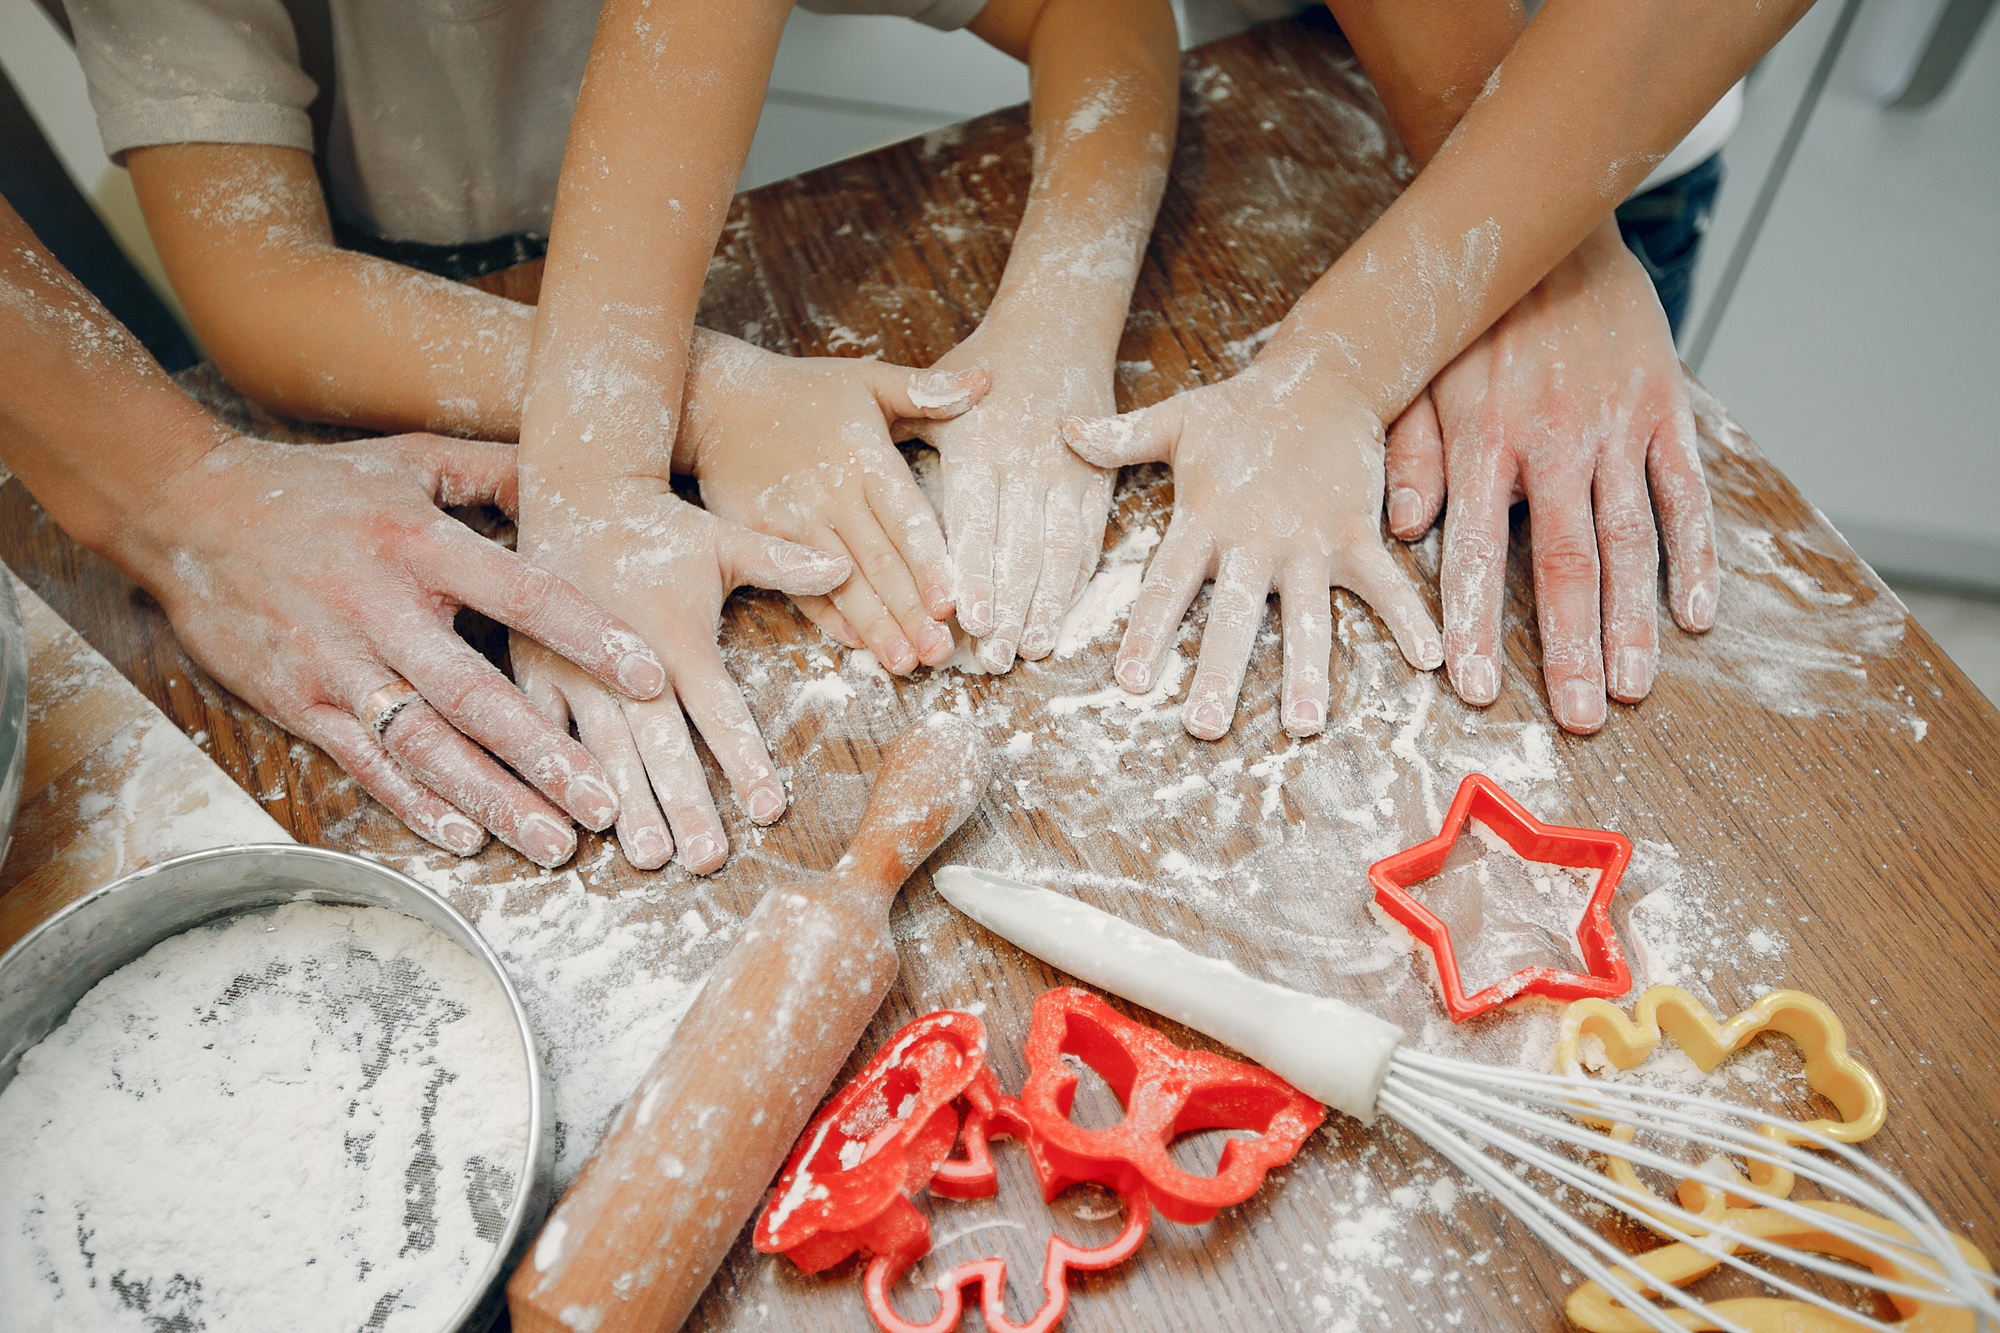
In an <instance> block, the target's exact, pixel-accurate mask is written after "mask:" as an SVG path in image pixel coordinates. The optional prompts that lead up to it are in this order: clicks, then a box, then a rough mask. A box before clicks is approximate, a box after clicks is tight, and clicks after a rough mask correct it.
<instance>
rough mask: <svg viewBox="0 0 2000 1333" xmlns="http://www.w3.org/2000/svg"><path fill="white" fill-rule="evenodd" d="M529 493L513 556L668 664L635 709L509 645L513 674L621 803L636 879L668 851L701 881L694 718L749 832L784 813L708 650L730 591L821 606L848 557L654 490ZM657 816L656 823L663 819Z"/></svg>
mask: <svg viewBox="0 0 2000 1333" xmlns="http://www.w3.org/2000/svg"><path fill="white" fill-rule="evenodd" d="M565 490H566V492H567V493H565V492H564V491H555V492H549V493H546V494H540V493H531V494H530V496H529V498H527V499H526V500H524V502H523V506H522V507H523V513H522V516H521V542H520V545H521V550H522V551H523V553H525V554H526V555H527V556H528V557H529V558H530V559H532V560H534V561H535V562H536V563H537V564H540V565H543V566H544V567H545V568H549V569H554V570H560V571H563V572H566V573H568V574H569V575H570V576H571V577H572V578H574V579H576V581H577V583H578V585H579V586H581V587H582V588H584V589H585V590H586V591H587V592H589V593H590V594H591V595H592V596H594V597H596V598H597V599H598V600H599V601H600V602H602V603H603V604H605V605H607V606H615V607H617V608H618V609H620V610H621V611H623V612H624V613H625V614H626V615H627V616H628V617H629V618H630V620H631V622H632V625H633V626H634V627H635V628H636V629H637V630H638V632H639V634H640V635H641V636H642V637H643V638H644V640H645V641H646V642H647V643H650V644H653V645H655V647H656V648H657V649H658V650H659V651H660V654H661V657H662V658H663V659H664V661H665V664H666V675H667V689H666V690H665V691H664V692H663V693H662V694H661V695H660V696H659V697H658V698H656V699H653V700H651V701H648V702H644V703H635V702H632V701H631V700H629V699H624V698H621V697H620V696H619V695H618V694H616V693H614V692H612V691H610V690H606V689H605V688H604V687H603V685H602V684H601V683H599V681H597V680H595V679H593V678H592V677H591V676H589V675H586V674H585V673H584V672H582V671H579V670H578V669H577V668H576V667H574V666H572V665H571V664H569V663H568V662H565V661H563V660H562V659H561V658H559V657H557V656H556V655H555V654H554V653H550V652H546V651H543V650H541V649H540V648H539V647H537V646H536V645H534V644H533V643H530V642H527V641H526V640H524V639H523V637H522V636H521V635H518V634H517V635H515V636H514V641H513V642H514V647H513V657H514V675H515V678H516V679H517V680H519V681H520V682H521V686H522V688H523V689H525V690H526V691H527V692H528V697H529V698H531V699H533V700H534V701H535V703H536V704H537V705H538V706H539V707H540V708H541V709H542V711H543V712H544V713H546V714H547V715H548V717H549V719H550V720H551V721H552V722H554V723H555V724H556V725H557V726H559V727H563V728H564V729H567V727H568V724H569V722H570V720H571V719H574V720H575V722H576V729H577V734H578V736H580V737H581V738H582V740H583V743H584V745H585V746H586V747H588V749H589V750H590V752H591V753H592V754H594V755H596V756H597V758H598V760H599V761H600V762H602V763H603V765H604V767H605V769H606V771H607V772H608V773H609V774H610V777H611V782H612V786H613V788H614V789H615V790H616V791H617V793H618V801H619V807H618V844H619V846H620V847H621V848H622V849H623V850H624V852H625V858H626V859H627V860H628V861H630V862H631V863H632V864H633V865H634V866H637V867H638V868H639V869H641V870H652V869H656V868H658V867H660V866H663V865H665V864H666V863H667V860H668V859H669V858H670V857H671V856H672V855H673V853H674V847H675V844H676V843H678V844H679V846H680V851H681V860H682V862H683V863H684V864H685V865H686V866H687V868H688V869H689V870H692V871H694V872H696V873H697V874H705V873H707V872H708V871H711V870H714V869H716V868H717V867H719V866H720V865H721V864H722V863H723V860H724V859H725V858H726V857H727V855H728V850H729V840H728V837H727V835H726V834H725V833H724V832H723V828H722V820H721V818H720V816H718V815H717V814H716V811H715V802H714V801H713V800H712V799H710V797H709V794H708V781H707V778H706V776H705V775H704V774H703V773H702V768H701V760H700V759H699V758H698V757H696V755H695V751H694V743H693V741H692V740H691V739H690V737H689V735H688V728H687V721H686V719H684V718H683V717H682V715H681V711H682V709H683V708H685V709H686V710H687V716H688V717H689V718H692V719H693V721H694V724H695V727H696V729H697V730H699V731H700V732H701V735H702V738H703V739H704V740H706V741H707V742H708V748H709V750H710V751H711V752H712V753H713V754H714V755H715V758H716V761H717V762H718V763H720V764H721V765H722V771H723V773H724V774H725V775H727V777H728V778H729V782H730V786H731V787H732V788H733V789H734V791H735V793H736V799H737V801H738V803H740V804H741V805H742V807H743V808H744V809H745V810H746V811H747V812H748V813H749V815H750V818H751V819H753V820H755V821H756V822H757V823H759V824H768V823H770V822H771V821H772V820H774V819H776V818H777V817H778V816H779V815H781V814H783V813H784V811H785V788H784V784H783V783H781V782H780V781H779V780H778V776H777V773H776V772H775V771H774V770H773V769H772V767H771V756H770V752H769V751H767V750H766V749H765V748H764V739H763V736H762V735H761V734H760V733H759V732H758V730H757V722H756V719H755V718H753V717H752V716H751V715H750V709H749V707H748V706H747V705H746V704H745V703H744V702H743V694H742V691H740V690H738V689H737V687H736V682H735V681H734V680H732V679H730V676H729V671H728V669H727V668H726V667H724V666H723V664H722V654H721V653H720V652H719V651H717V649H716V646H715V632H716V625H717V623H718V622H719V621H720V619H721V616H722V603H723V600H724V599H725V598H727V597H728V596H729V593H730V591H731V590H732V589H735V588H739V587H743V586H745V585H749V586H752V587H758V588H775V589H777V590H778V591H780V592H784V593H788V594H790V595H791V596H793V597H807V596H814V595H825V594H827V593H830V592H832V591H833V590H834V589H835V588H838V587H840V586H841V585H842V584H844V583H846V582H847V580H848V577H849V576H850V575H851V574H852V573H853V572H854V566H853V564H852V562H850V561H849V560H848V559H847V557H845V556H839V555H828V554H826V553H825V552H821V551H815V550H813V549H812V548H810V547H806V546H800V545H797V544H795V543H792V542H788V541H782V540H780V539H778V538H776V537H767V536H763V535H760V534H758V533H754V532H751V531H750V530H749V529H747V528H742V527H738V526H737V525H736V524H734V523H731V522H728V521H726V520H724V519H721V518H718V517H716V516H715V515H714V514H711V513H708V512H707V511H706V510H703V509H699V508H697V507H696V506H694V505H691V504H689V503H687V502H686V501H685V500H682V499H680V498H679V497H678V496H676V495H675V494H674V493H673V490H672V488H671V487H670V486H668V484H667V483H666V482H665V481H664V480H659V479H655V478H647V477H620V478H611V479H607V480H602V481H593V482H589V483H572V484H571V485H569V486H568V487H566V488H565ZM663 807H664V810H665V813H664V815H663V814H662V808H663Z"/></svg>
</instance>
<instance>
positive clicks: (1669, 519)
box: [1646, 392, 1722, 634]
mask: <svg viewBox="0 0 2000 1333" xmlns="http://www.w3.org/2000/svg"><path fill="white" fill-rule="evenodd" d="M1675 397H1676V399H1677V400H1678V401H1677V402H1676V403H1675V405H1674V410H1673V411H1672V412H1671V413H1670V414H1669V415H1668V418H1667V421H1666V422H1665V423H1664V424H1662V425H1661V426H1660V428H1659V429H1658V430H1656V431H1654V433H1653V440H1652V447H1651V448H1650V449H1649V450H1648V451H1647V454H1646V474H1647V480H1648V481H1649V482H1651V484H1652V491H1653V502H1654V503H1655V504H1657V505H1658V506H1659V508H1660V533H1661V536H1662V537H1663V538H1664V540H1665V544H1666V548H1667V591H1668V598H1667V605H1668V606H1669V607H1671V608H1672V609H1673V613H1674V619H1675V620H1676V621H1677V622H1679V624H1680V627H1681V628H1682V629H1685V630H1689V631H1691V632H1693V633H1696V634H1700V633H1702V632H1704V631H1706V630H1708V629H1709V628H1711V627H1712V626H1713V625H1714V624H1715V604H1716V597H1717V595H1718V594H1719V593H1720V592H1721V590H1722V571H1721V570H1720V569H1719V568H1718V567H1717V565H1716V560H1715V509H1714V505H1713V504H1712V502H1711V501H1710V499H1709V495H1708V482H1707V480H1706V479H1705V478H1704V477H1703V476H1702V470H1701V451H1700V449H1699V448H1698V447H1697V446H1696V443H1695V430H1694V413H1693V411H1692V410H1690V409H1689V407H1688V403H1687V395H1686V394H1685V393H1682V392H1677V393H1676V394H1675Z"/></svg>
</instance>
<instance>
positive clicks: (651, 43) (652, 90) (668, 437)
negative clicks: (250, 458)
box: [521, 0, 790, 496]
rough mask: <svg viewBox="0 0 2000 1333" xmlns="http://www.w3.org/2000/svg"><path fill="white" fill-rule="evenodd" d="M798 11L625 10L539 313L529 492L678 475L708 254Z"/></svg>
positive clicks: (614, 13) (595, 60) (616, 14)
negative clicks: (678, 443)
mask: <svg viewBox="0 0 2000 1333" xmlns="http://www.w3.org/2000/svg"><path fill="white" fill-rule="evenodd" d="M789 9H790V4H789V3H786V2H785V0H757V2H756V3H754V4H753V3H749V0H745V2H744V3H742V4H740V5H739V6H737V7H736V9H735V10H734V12H733V15H732V19H733V21H731V22H728V23H721V22H717V21H716V20H715V17H714V14H713V12H712V11H711V9H710V7H709V6H708V5H706V4H703V3H699V2H698V0H673V2H672V3H668V2H667V0H610V3H608V4H607V5H606V6H605V9H604V15H603V18H602V20H601V21H600V22H599V24H598V29H597V38H596V42H595V44H594V45H593V46H592V48H591V54H590V63H589V66H588V68H587V69H586V72H585V75H584V84H583V92H582V94H581V96H579V97H578V99H577V107H576V116H575V118H574V120H573V121H572V122H571V126H570V137H569V146H568V149H567V151H566V153H565V156H564V160H563V172H562V182H561V185H560V187H559V189H558V191H557V196H556V212H555V222H554V225H553V227H552V229H551V234H550V239H549V257H548V265H547V268H546V270H545V271H544V274H543V279H542V300H541V305H540V306H539V307H538V309H537V312H536V316H535V333H534V350H533V353H532V357H531V365H530V370H529V386H530V387H529V394H528V402H527V407H526V411H525V414H524V417H523V421H522V430H521V472H522V486H523V490H524V493H526V494H527V495H529V496H532V495H534V494H540V493H544V492H546V493H550V494H553V493H556V492H559V491H561V490H562V489H563V487H564V486H565V485H589V484H592V483H595V482H602V481H616V480H618V479H621V478H628V477H640V478H659V479H664V478H665V477H666V476H667V475H668V473H669V471H670V469H671V466H672V457H673V448H674V440H675V435H676V428H677V423H678V419H679V408H680V406H681V395H682V391H683V385H684V383H685V378H686V374H687V358H688V349H689V345H690V339H691V338H692V335H693V329H694V312H695V306H696V304H697V303H698V302H699V300H700V296H701V288H702V283H703V280H704V279H705V278H706V276H707V273H708V261H709V257H710V256H711V255H712V254H713V253H714V250H715V243H716V240H717V238H718V237H719V236H720V234H721V230H722V223H723V220H724V218H725V217H726V216H727V214H728V211H729V201H730V199H731V197H732V195H733V193H734V191H735V187H736V179H737V176H738V174H739V173H740V171H741V169H742V165H743V158H744V155H745V154H746V153H747V152H748V149H749V144H750V138H751V135H752V134H753V133H755V131H756V127H757V116H758V112H759V109H760V106H761V102H762V93H763V89H764V87H765V85H766V84H767V83H768V82H769V79H770V70H771V62H772V60H773V58H774V56H775V53H776V51H777V45H778V36H779V33H780V32H781V31H782V30H783V27H784V20H785V15H786V13H787V12H788V11H789Z"/></svg>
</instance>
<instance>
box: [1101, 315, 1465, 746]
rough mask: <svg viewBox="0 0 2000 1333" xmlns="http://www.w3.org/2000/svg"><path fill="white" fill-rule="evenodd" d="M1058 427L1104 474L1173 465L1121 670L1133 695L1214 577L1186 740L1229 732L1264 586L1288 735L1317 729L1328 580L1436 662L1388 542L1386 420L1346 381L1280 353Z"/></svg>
mask: <svg viewBox="0 0 2000 1333" xmlns="http://www.w3.org/2000/svg"><path fill="white" fill-rule="evenodd" d="M1062 430H1063V438H1064V439H1065V440H1066V441H1068V443H1069V446H1070V447H1071V448H1072V449H1075V450H1076V451H1077V452H1078V453H1079V454H1082V455H1083V457H1084V458H1086V459H1088V460H1089V461H1090V462H1092V463H1095V464H1097V465H1099V466H1100V467H1118V466H1121V465H1124V464H1127V463H1150V462H1165V463H1167V464H1169V465H1171V466H1172V468H1173V470H1174V516H1173V521H1172V522H1171V523H1170V524H1169V525H1168V527H1167V535H1166V537H1165V539H1164V540H1162V541H1161V543H1160V546H1159V549H1158V550H1157V551H1155V552H1154V554H1153V559H1152V564H1151V565H1150V567H1149V568H1148V569H1147V570H1146V581H1145V583H1144V584H1143V585H1142V586H1141V588H1140V590H1139V599H1138V601H1137V602H1136V603H1135V604H1134V606H1133V608H1132V620H1131V623H1130V625H1129V626H1128V627H1127V628H1126V630H1125V640H1124V642H1123V643H1122V644H1121V645H1120V646H1119V649H1118V666H1117V668H1116V673H1115V674H1116V676H1117V680H1118V683H1119V684H1120V685H1122V686H1124V687H1125V688H1126V689H1128V690H1130V691H1132V692H1134V693H1143V692H1145V691H1146V690H1148V689H1150V688H1151V687H1152V684H1153V679H1154V677H1155V675H1156V674H1157V673H1158V670H1159V665H1160V661H1161V658H1162V657H1163V656H1164V654H1165V652H1166V650H1167V648H1168V646H1169V645H1171V644H1172V642H1173V640H1174V635H1175V630H1176V627H1177V626H1178V625H1179V624H1180V620H1181V616H1182V615H1183V614H1184V613H1185V612H1186V610H1187V608H1188V605H1189V603H1191V602H1192V601H1193V600H1194V597H1195V594H1196V593H1198V592H1200V591H1201V585H1202V583H1203V581H1204V580H1207V579H1211V578H1212V579H1214V580H1215V592H1214V594H1213V596H1212V598H1211V600H1210V602H1209V608H1208V626H1207V629H1206V630H1205V631H1204V632H1203V634H1202V643H1201V663H1200V666H1199V667H1198V668H1197V669H1196V671H1195V677H1194V684H1193V685H1192V686H1191V687H1190V688H1189V690H1188V696H1187V702H1186V704H1185V705H1184V707H1183V711H1182V715H1181V719H1182V723H1183V725H1185V726H1186V727H1187V729H1188V730H1189V731H1190V732H1192V733H1193V734H1194V735H1196V736H1199V737H1200V738H1202V739H1203V740H1215V739H1217V738H1218V737H1220V736H1221V735H1222V734H1223V733H1224V732H1226V731H1228V730H1229V725H1230V720H1231V719H1232V718H1233V717H1234V715H1235V711H1236V700H1237V696H1238V694H1239V693H1240V692H1241V691H1242V688H1243V672H1244V669H1245V667H1246V666H1247V665H1248V663H1249V660H1250V650H1251V647H1252V646H1253V645H1254V644H1255V643H1256V638H1257V630H1258V626H1259V625H1261V624H1262V623H1263V619H1264V599H1265V596H1266V595H1267V594H1268V593H1269V592H1270V591H1271V590H1272V589H1273V588H1276V589H1277V592H1278V596H1279V598H1280V600H1281V602H1282V603H1283V613H1284V637H1285V666H1284V691H1283V710H1284V725H1285V730H1286V731H1288V732H1290V733H1291V734H1292V735H1294V736H1310V735H1313V734H1314V733H1316V732H1318V731H1319V730H1320V729H1321V728H1322V727H1323V726H1324V725H1325V723H1326V701H1327V672H1328V668H1329V664H1330V662H1331V659H1332V653H1333V617H1332V608H1331V605H1330V600H1329V595H1328V589H1329V588H1331V587H1335V586H1338V587H1343V588H1348V589H1350V590H1352V591H1353V592H1355V593H1357V594H1359V595H1360V596H1361V597H1362V598H1364V599H1365V600H1366V601H1367V602H1368V603H1369V604H1370V605H1371V606H1373V607H1374V608H1375V610H1376V612H1377V613H1378V614H1380V615H1381V616H1382V618H1383V619H1384V620H1385V621H1387V622H1388V625H1389V628H1390V631H1391V632H1392V633H1393V634H1394V635H1395V636H1396V643H1397V645H1398V646H1399V647H1400V648H1401V649H1402V650H1403V656H1404V658H1406V659H1407V660H1408V661H1409V663H1410V664H1411V665H1412V666H1414V667H1417V668H1419V669H1421V670H1425V671H1429V670H1432V669H1434V668H1435V667H1436V666H1437V665H1438V663H1439V662H1440V661H1442V660H1443V656H1444V647H1443V644H1442V643H1441V642H1440V641H1439V638H1438V632H1437V628H1436V626H1434V625H1433V624H1432V623H1431V617H1430V612H1429V611H1428V610H1427V609H1426V608H1425V606H1424V603H1423V600H1422V598H1420V597H1419V596H1418V595H1417V592H1416V590H1415V589H1414V588H1412V587H1411V586H1410V584H1409V582H1408V581H1407V580H1406V579H1405V578H1404V577H1403V575H1402V573H1401V572H1400V571H1399V570H1398V569H1397V568H1396V566H1395V564H1394V563H1393V562H1392V561H1391V560H1390V559H1389V556H1388V553H1387V552H1386V551H1385V550H1384V549H1383V547H1382V540H1381V534H1380V529H1379V526H1378V524H1379V520H1378V519H1377V517H1376V516H1377V515H1378V514H1380V513H1381V503H1382V485H1383V472H1382V425H1381V421H1380V420H1379V419H1378V418H1377V417H1375V416H1374V415H1373V414H1371V413H1370V412H1369V411H1368V410H1367V409H1366V408H1364V407H1362V406H1361V405H1360V403H1359V402H1358V401H1357V400H1356V399H1355V397H1354V396H1352V395H1351V394H1350V393H1348V392H1347V391H1346V389H1345V386H1344V385H1342V384H1340V382H1339V381H1337V380H1336V381H1331V382H1326V383H1320V384H1309V383H1305V382H1304V376H1303V374H1302V373H1298V372H1295V371H1294V370H1293V369H1292V368H1291V367H1290V366H1288V365H1287V364H1285V359H1284V358H1283V357H1281V356H1279V355H1277V354H1275V349H1274V351H1273V352H1269V353H1267V354H1266V357H1265V358H1264V359H1260V360H1259V361H1258V363H1257V364H1255V365H1253V366H1252V367H1251V368H1250V369H1249V370H1247V371H1245V372H1244V373H1243V374H1241V375H1238V376H1237V377H1236V378H1234V379H1232V380H1228V381H1226V382H1224V383H1221V384H1216V385H1211V386H1209V387H1207V388H1202V389H1196V390H1194V391H1193V392H1191V393H1185V394H1181V395H1180V396H1178V397H1176V398H1170V399H1168V400H1167V401H1166V402H1164V403H1159V404H1157V405H1155V406H1153V407H1149V408H1145V409H1143V410H1142V411H1138V412H1130V413H1127V414H1126V415H1124V416H1121V417H1112V418H1107V419H1099V420H1094V421H1086V420H1081V419H1075V418H1072V419H1071V420H1069V421H1065V422H1064V423H1063V427H1062Z"/></svg>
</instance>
